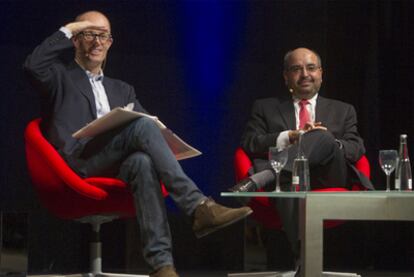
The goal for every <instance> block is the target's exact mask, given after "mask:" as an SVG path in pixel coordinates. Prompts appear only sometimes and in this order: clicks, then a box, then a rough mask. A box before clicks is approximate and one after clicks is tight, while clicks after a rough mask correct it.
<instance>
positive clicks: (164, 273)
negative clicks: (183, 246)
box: [150, 265, 179, 277]
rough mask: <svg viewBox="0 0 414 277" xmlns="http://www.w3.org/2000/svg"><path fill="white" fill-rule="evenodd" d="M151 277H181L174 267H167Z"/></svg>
mask: <svg viewBox="0 0 414 277" xmlns="http://www.w3.org/2000/svg"><path fill="white" fill-rule="evenodd" d="M150 277H179V276H178V274H177V272H175V268H174V267H173V266H172V265H166V266H163V267H161V268H159V269H158V270H157V271H155V272H153V273H151V274H150Z"/></svg>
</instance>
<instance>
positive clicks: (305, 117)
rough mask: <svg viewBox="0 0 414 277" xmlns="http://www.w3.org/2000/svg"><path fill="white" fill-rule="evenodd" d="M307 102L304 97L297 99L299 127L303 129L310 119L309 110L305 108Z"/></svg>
mask: <svg viewBox="0 0 414 277" xmlns="http://www.w3.org/2000/svg"><path fill="white" fill-rule="evenodd" d="M307 104H309V101H308V100H306V99H302V100H300V101H299V106H300V110H299V129H303V127H304V126H305V124H306V123H308V122H310V121H311V117H310V114H309V111H308V109H307V108H306V105H307Z"/></svg>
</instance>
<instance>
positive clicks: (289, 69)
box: [287, 64, 321, 74]
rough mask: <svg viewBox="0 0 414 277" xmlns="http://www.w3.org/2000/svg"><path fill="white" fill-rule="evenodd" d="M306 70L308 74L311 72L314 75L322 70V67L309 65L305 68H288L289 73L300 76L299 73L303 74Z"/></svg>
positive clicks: (295, 66) (296, 66)
mask: <svg viewBox="0 0 414 277" xmlns="http://www.w3.org/2000/svg"><path fill="white" fill-rule="evenodd" d="M304 68H305V69H306V71H307V72H310V73H314V72H316V71H317V70H319V69H321V67H320V66H319V65H316V64H307V65H305V66H300V65H292V66H290V67H288V69H287V71H289V72H292V73H295V74H298V73H300V72H302V71H303V69H304Z"/></svg>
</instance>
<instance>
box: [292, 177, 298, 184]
mask: <svg viewBox="0 0 414 277" xmlns="http://www.w3.org/2000/svg"><path fill="white" fill-rule="evenodd" d="M292 185H299V176H292Z"/></svg>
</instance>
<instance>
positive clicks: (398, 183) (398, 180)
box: [395, 179, 401, 190]
mask: <svg viewBox="0 0 414 277" xmlns="http://www.w3.org/2000/svg"><path fill="white" fill-rule="evenodd" d="M400 188H401V185H400V179H395V189H396V190H399V189H400Z"/></svg>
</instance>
